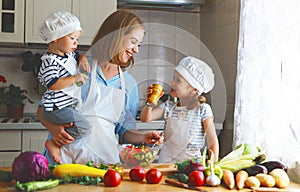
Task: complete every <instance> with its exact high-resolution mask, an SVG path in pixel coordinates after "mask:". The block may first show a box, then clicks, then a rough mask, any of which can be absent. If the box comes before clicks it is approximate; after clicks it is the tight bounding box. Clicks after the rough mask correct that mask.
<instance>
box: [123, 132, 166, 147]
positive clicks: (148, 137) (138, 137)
mask: <svg viewBox="0 0 300 192" xmlns="http://www.w3.org/2000/svg"><path fill="white" fill-rule="evenodd" d="M123 138H124V140H126V141H128V142H129V143H132V144H140V143H147V144H153V143H155V142H156V141H158V143H159V144H161V143H162V142H163V136H161V135H160V134H159V133H158V132H157V131H150V132H141V131H137V130H128V131H126V132H125V133H124V135H123Z"/></svg>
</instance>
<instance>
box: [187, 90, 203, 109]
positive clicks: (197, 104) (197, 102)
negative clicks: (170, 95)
mask: <svg viewBox="0 0 300 192" xmlns="http://www.w3.org/2000/svg"><path fill="white" fill-rule="evenodd" d="M196 98H197V99H195V100H192V101H191V103H190V104H189V105H188V106H187V109H189V110H191V109H194V108H197V107H201V105H202V104H203V103H206V98H205V97H204V96H202V95H199V93H198V92H197V97H196Z"/></svg>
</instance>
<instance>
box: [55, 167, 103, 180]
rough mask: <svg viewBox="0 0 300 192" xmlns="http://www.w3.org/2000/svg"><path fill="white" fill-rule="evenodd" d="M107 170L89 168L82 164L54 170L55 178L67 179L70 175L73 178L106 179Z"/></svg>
mask: <svg viewBox="0 0 300 192" xmlns="http://www.w3.org/2000/svg"><path fill="white" fill-rule="evenodd" d="M106 171H107V170H104V169H98V168H95V167H89V166H87V165H82V164H61V165H58V166H57V167H55V168H54V169H53V176H54V177H55V178H61V179H63V178H65V177H66V176H67V175H68V174H69V175H71V176H72V177H81V176H89V177H92V178H93V177H101V178H103V177H104V174H105V173H106Z"/></svg>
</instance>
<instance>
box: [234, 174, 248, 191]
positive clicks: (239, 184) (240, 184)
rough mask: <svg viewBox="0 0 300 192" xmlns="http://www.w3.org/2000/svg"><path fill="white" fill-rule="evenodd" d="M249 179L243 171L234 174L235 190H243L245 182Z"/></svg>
mask: <svg viewBox="0 0 300 192" xmlns="http://www.w3.org/2000/svg"><path fill="white" fill-rule="evenodd" d="M248 177H249V175H248V173H247V171H245V170H240V171H238V172H237V173H236V175H235V183H236V188H237V189H243V188H244V186H245V181H246V180H247V178H248Z"/></svg>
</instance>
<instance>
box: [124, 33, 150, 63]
mask: <svg viewBox="0 0 300 192" xmlns="http://www.w3.org/2000/svg"><path fill="white" fill-rule="evenodd" d="M144 35H145V29H143V28H141V27H140V28H136V29H133V30H132V31H131V32H130V33H128V34H127V35H125V36H124V38H123V43H122V51H121V58H122V61H123V62H124V63H126V62H127V61H128V60H129V59H130V58H131V57H132V56H133V55H134V54H135V53H138V52H139V46H140V44H141V42H142V41H143V38H144Z"/></svg>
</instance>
